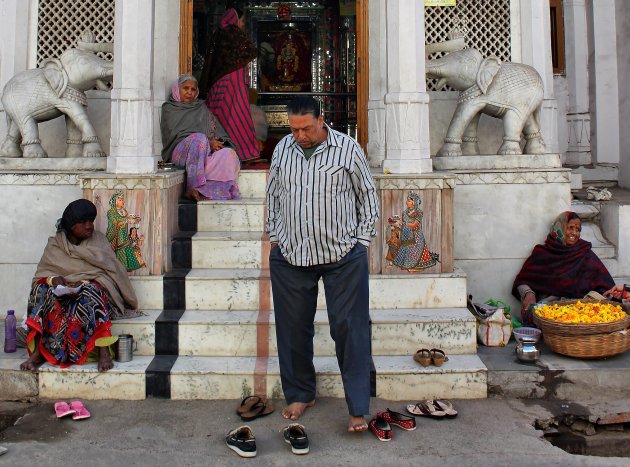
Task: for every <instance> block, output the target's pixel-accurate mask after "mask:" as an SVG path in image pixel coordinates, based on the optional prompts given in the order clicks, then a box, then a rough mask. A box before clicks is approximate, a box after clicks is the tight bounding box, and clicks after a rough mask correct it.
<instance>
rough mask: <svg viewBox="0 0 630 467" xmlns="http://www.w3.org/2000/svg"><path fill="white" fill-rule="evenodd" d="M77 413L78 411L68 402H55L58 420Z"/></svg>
mask: <svg viewBox="0 0 630 467" xmlns="http://www.w3.org/2000/svg"><path fill="white" fill-rule="evenodd" d="M75 412H76V410H75V409H73V408H72V407H70V406H69V405H68V403H67V402H63V401H61V402H55V413H56V414H57V418H61V417H65V416H66V415H72V414H74V413H75Z"/></svg>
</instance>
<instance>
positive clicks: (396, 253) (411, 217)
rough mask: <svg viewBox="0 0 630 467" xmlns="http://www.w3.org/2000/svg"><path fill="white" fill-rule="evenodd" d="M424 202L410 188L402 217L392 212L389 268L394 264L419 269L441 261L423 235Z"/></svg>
mask: <svg viewBox="0 0 630 467" xmlns="http://www.w3.org/2000/svg"><path fill="white" fill-rule="evenodd" d="M421 203H422V201H421V200H420V196H419V195H418V194H417V193H414V192H410V193H409V195H408V196H407V199H406V206H405V209H404V210H403V215H402V218H400V216H393V217H391V218H389V219H388V224H389V225H388V227H387V229H388V232H387V245H388V251H387V256H386V260H387V261H388V266H387V267H388V268H391V267H392V265H393V266H398V267H399V268H401V269H405V270H407V271H409V272H418V271H421V270H423V269H427V268H430V267H432V266H435V264H436V263H438V262H439V260H440V259H439V258H440V255H439V254H437V253H431V252H430V251H429V248H428V247H427V243H426V240H425V238H424V233H423V230H422V219H423V216H424V213H423V212H422V210H421V209H420V204H421Z"/></svg>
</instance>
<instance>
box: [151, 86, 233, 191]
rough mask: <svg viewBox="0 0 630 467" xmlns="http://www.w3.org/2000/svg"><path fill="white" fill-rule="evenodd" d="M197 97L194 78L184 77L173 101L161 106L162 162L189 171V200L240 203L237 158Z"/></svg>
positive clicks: (171, 98) (212, 117)
mask: <svg viewBox="0 0 630 467" xmlns="http://www.w3.org/2000/svg"><path fill="white" fill-rule="evenodd" d="M198 95H199V88H198V87H197V80H196V79H195V77H194V76H192V75H181V76H180V77H179V79H178V80H177V81H175V82H174V83H173V85H172V86H171V97H170V98H169V100H168V101H166V102H165V103H164V104H162V121H161V124H160V126H161V129H162V144H163V146H164V148H163V149H162V160H163V161H165V162H166V161H169V160H172V162H173V163H174V164H176V165H178V166H181V167H185V168H186V192H185V193H184V196H185V197H186V198H189V199H192V200H195V201H201V200H203V199H214V200H227V199H241V194H240V192H239V190H238V186H237V184H236V178H237V177H238V172H239V170H240V161H239V160H238V156H237V155H236V153H235V152H234V150H233V149H231V148H229V147H227V146H228V145H230V144H231V141H230V140H229V138H228V137H227V135H226V134H225V132H224V130H223V128H222V127H221V125H220V124H219V123H218V122H217V120H216V119H215V118H214V116H213V115H212V114H211V113H210V112H209V111H208V109H207V108H206V106H205V105H204V103H203V101H200V100H198V99H197V96H198Z"/></svg>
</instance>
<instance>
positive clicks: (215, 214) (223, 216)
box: [197, 198, 264, 235]
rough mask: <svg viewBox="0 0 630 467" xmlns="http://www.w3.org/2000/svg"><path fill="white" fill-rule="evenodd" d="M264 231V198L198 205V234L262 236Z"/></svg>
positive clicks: (208, 202)
mask: <svg viewBox="0 0 630 467" xmlns="http://www.w3.org/2000/svg"><path fill="white" fill-rule="evenodd" d="M263 229H264V199H263V198H250V199H243V200H241V201H199V202H198V203H197V231H198V232H224V231H251V232H259V233H260V234H261V235H262V231H263Z"/></svg>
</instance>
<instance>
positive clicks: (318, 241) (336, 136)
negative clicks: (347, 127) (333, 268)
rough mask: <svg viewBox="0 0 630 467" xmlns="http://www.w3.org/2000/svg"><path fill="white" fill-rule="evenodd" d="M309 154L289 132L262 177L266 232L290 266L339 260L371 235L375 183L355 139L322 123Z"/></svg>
mask: <svg viewBox="0 0 630 467" xmlns="http://www.w3.org/2000/svg"><path fill="white" fill-rule="evenodd" d="M326 129H327V130H328V137H327V138H326V140H325V141H324V142H322V143H321V144H320V145H319V146H318V147H317V149H316V150H315V152H314V153H313V156H312V157H310V158H309V159H308V160H307V159H306V157H305V156H304V151H303V150H302V148H301V147H300V145H299V144H298V143H297V141H295V139H294V138H293V135H287V136H285V137H284V138H282V140H280V142H279V143H278V145H277V146H276V148H275V150H274V152H273V158H272V160H271V167H270V168H269V179H268V181H267V208H268V209H267V225H266V229H267V233H268V234H269V239H270V241H271V242H277V243H278V245H279V247H280V250H281V251H282V254H283V256H284V257H285V258H286V260H287V261H288V262H289V263H291V264H293V265H294V266H312V265H317V264H328V263H334V262H336V261H339V260H340V259H341V258H343V257H344V256H345V255H346V254H347V253H348V252H349V251H350V250H351V249H352V247H354V245H355V244H356V243H357V241H358V242H360V243H362V244H363V245H365V246H368V245H369V243H370V240H371V238H372V237H374V236H375V235H376V231H375V229H374V224H375V222H376V219H377V218H378V215H379V212H378V199H377V195H376V188H375V186H374V181H373V180H372V175H371V174H370V168H369V167H368V164H367V159H366V158H365V155H364V154H363V150H362V149H361V147H360V146H359V145H358V144H357V142H356V141H355V140H353V139H352V138H350V137H349V136H347V135H344V134H343V133H339V132H338V131H335V130H333V129H331V128H330V127H328V126H326Z"/></svg>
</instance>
